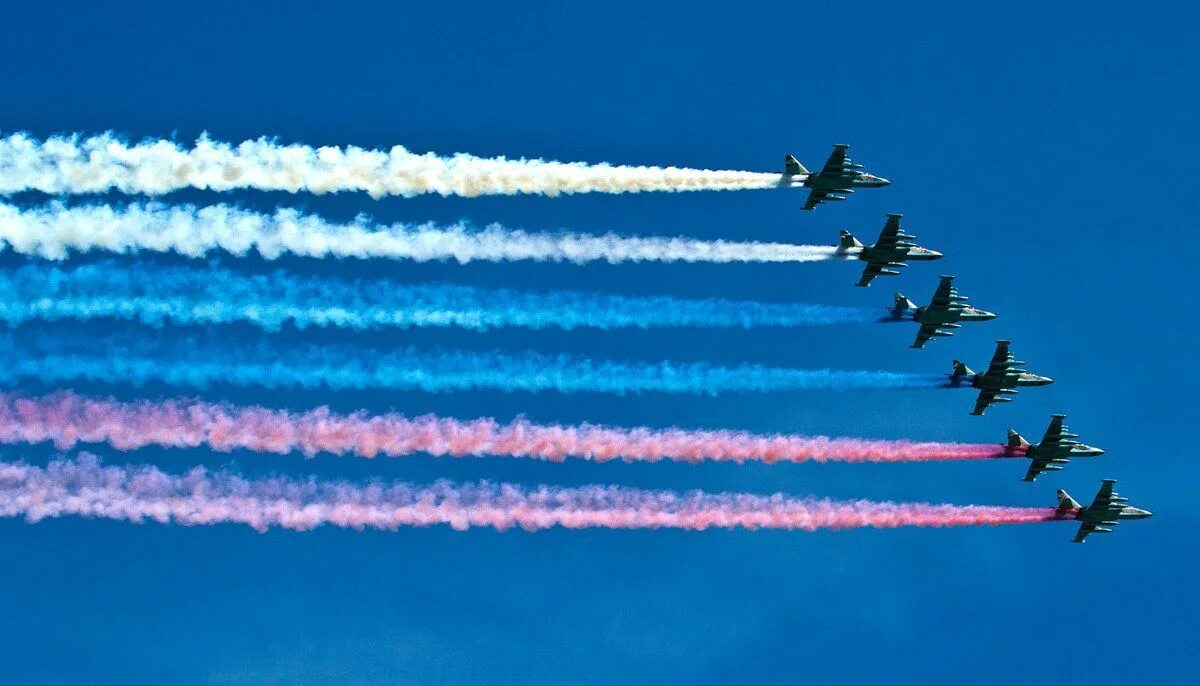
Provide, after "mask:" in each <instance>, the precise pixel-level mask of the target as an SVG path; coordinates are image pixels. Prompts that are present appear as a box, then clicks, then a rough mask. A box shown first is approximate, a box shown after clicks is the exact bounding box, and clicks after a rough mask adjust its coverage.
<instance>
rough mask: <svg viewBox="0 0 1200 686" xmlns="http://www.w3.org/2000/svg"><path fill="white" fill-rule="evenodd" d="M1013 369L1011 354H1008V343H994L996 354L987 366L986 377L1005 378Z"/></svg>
mask: <svg viewBox="0 0 1200 686" xmlns="http://www.w3.org/2000/svg"><path fill="white" fill-rule="evenodd" d="M1012 367H1013V356H1012V353H1010V352H1008V341H996V352H995V354H993V355H992V361H991V362H990V363H989V364H988V369H987V372H986V375H987V376H997V377H1001V376H1006V375H1007V374H1008V370H1009V369H1012Z"/></svg>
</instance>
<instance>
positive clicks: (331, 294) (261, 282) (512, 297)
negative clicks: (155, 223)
mask: <svg viewBox="0 0 1200 686" xmlns="http://www.w3.org/2000/svg"><path fill="white" fill-rule="evenodd" d="M97 317H109V318H121V319H132V320H137V321H140V322H142V323H144V324H150V325H154V326H158V325H160V324H162V323H163V322H164V321H173V322H176V323H181V324H226V323H231V322H248V323H251V324H254V325H256V326H259V327H262V328H264V329H267V330H269V331H278V330H279V329H280V327H281V326H282V325H283V324H284V323H286V322H292V323H293V324H295V325H296V326H298V327H300V328H305V327H309V326H334V327H345V328H351V329H357V330H364V329H372V328H379V327H400V328H409V327H435V326H436V327H442V326H454V327H463V328H468V329H477V330H482V329H489V328H496V327H508V326H517V327H525V328H531V329H545V328H552V327H557V328H563V329H573V328H576V327H596V328H602V329H610V328H617V327H634V326H636V327H652V326H694V327H735V326H741V327H746V328H749V327H755V326H803V325H826V324H839V323H852V322H867V321H871V320H872V319H873V315H872V313H871V311H870V310H866V309H862V308H852V307H833V306H827V305H809V304H769V303H755V302H734V301H729V300H684V299H678V298H671V297H665V296H662V297H621V296H613V295H603V294H597V293H580V292H573V291H552V292H549V293H528V292H519V291H510V290H480V289H476V288H471V287H467V286H452V285H447V284H429V285H408V284H402V283H398V282H395V281H390V280H386V279H381V280H374V281H363V280H354V281H349V280H345V279H337V278H331V277H323V276H312V277H301V276H296V275H293V274H289V273H287V272H285V271H282V270H277V271H274V272H272V273H270V274H267V275H252V276H248V275H244V274H239V273H238V272H234V271H229V270H226V269H222V268H220V267H216V266H212V267H210V268H207V269H195V268H191V267H161V266H155V265H135V266H131V267H121V266H119V265H117V264H115V263H113V262H107V261H105V262H101V263H98V264H93V265H84V266H78V267H74V268H70V269H64V268H60V267H56V266H49V265H45V264H29V265H25V266H22V267H20V268H19V269H15V270H13V269H0V321H5V322H8V323H9V324H20V323H22V322H24V321H27V320H30V319H47V320H58V319H93V318H97Z"/></svg>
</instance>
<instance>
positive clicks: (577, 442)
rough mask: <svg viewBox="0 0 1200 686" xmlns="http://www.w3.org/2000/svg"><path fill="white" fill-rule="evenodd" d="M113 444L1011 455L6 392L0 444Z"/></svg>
mask: <svg viewBox="0 0 1200 686" xmlns="http://www.w3.org/2000/svg"><path fill="white" fill-rule="evenodd" d="M41 441H53V442H54V443H55V445H56V446H58V447H59V448H61V449H66V448H69V447H71V446H73V445H75V444H76V443H77V442H81V441H82V442H84V443H108V444H110V445H112V446H113V447H115V448H118V449H120V450H133V449H137V448H142V447H146V446H151V445H154V446H164V447H171V448H185V447H186V448H191V447H197V446H202V445H203V446H207V447H209V448H211V449H213V450H217V451H221V452H228V451H231V450H236V449H248V450H254V451H258V452H264V453H278V454H284V453H289V452H300V453H303V454H305V455H308V456H310V457H311V456H313V455H316V454H318V453H333V454H337V455H348V454H349V455H356V456H359V457H375V456H376V455H388V456H400V455H409V454H412V453H416V452H423V453H429V454H431V455H439V456H440V455H451V456H454V457H462V456H467V455H474V456H480V455H505V456H511V457H534V458H540V459H544V460H550V461H553V462H560V461H562V460H564V459H566V458H568V457H579V458H584V459H590V460H594V461H596V462H607V461H610V460H614V459H623V460H625V461H628V462H634V461H638V462H657V461H659V460H664V459H666V460H675V461H680V462H698V461H702V460H712V461H718V462H739V463H740V462H744V461H747V460H757V461H762V462H767V463H773V462H804V461H808V460H815V461H818V462H824V461H830V460H836V461H843V462H929V461H943V460H978V459H991V458H1000V457H1006V456H1012V455H1011V454H1010V455H1006V453H1005V450H1004V447H1003V446H1002V445H1000V444H986V443H984V444H978V443H917V442H912V441H903V440H896V441H887V440H865V439H859V438H827V437H824V436H796V435H779V434H777V435H759V434H751V433H746V432H738V431H690V430H686V429H650V428H618V427H606V426H597V425H590V424H582V425H578V426H560V425H542V424H534V423H531V422H528V421H526V420H524V419H517V420H516V421H513V422H511V423H507V424H502V423H499V422H497V421H496V420H495V419H475V420H469V421H462V420H457V419H445V418H439V417H435V416H431V415H426V416H421V417H413V418H410V417H405V416H403V415H399V414H394V413H393V414H384V415H375V416H371V415H367V414H365V413H355V414H341V415H340V414H335V413H333V412H331V411H330V410H329V409H328V408H319V409H315V410H310V411H307V412H299V413H291V412H287V411H285V410H272V409H267V408H263V407H237V406H233V405H228V404H214V403H206V402H200V401H196V400H167V401H163V402H146V401H142V402H136V403H122V402H118V401H116V400H113V399H112V398H107V399H94V398H86V397H83V396H79V395H77V394H75V393H72V392H69V391H62V392H58V393H53V394H51V395H47V396H41V397H33V398H25V397H21V396H19V395H15V394H11V393H4V392H0V442H3V443H37V442H41Z"/></svg>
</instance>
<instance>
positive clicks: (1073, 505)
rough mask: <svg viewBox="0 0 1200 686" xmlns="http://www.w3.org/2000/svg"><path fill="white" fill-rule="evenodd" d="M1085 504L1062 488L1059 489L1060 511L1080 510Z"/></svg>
mask: <svg viewBox="0 0 1200 686" xmlns="http://www.w3.org/2000/svg"><path fill="white" fill-rule="evenodd" d="M1082 507H1083V506H1082V505H1080V504H1079V503H1078V502H1076V500H1075V499H1074V498H1072V497H1071V496H1070V494H1068V493H1067V492H1066V491H1064V490H1062V489H1061V488H1060V489H1058V509H1059V510H1060V511H1066V510H1078V509H1080V508H1082Z"/></svg>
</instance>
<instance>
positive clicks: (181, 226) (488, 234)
mask: <svg viewBox="0 0 1200 686" xmlns="http://www.w3.org/2000/svg"><path fill="white" fill-rule="evenodd" d="M5 245H7V246H8V247H10V248H11V249H12V250H14V251H15V252H18V253H20V254H22V255H31V256H35V257H42V258H46V259H51V260H62V259H66V258H67V256H68V255H69V254H70V253H71V252H72V251H74V252H81V253H86V252H90V251H92V250H105V251H109V252H114V253H121V254H124V253H136V252H141V251H146V252H155V253H169V252H174V253H178V254H181V255H185V256H187V257H203V256H204V255H207V254H209V253H210V252H213V251H217V250H220V251H223V252H227V253H230V254H232V255H238V256H241V255H245V254H247V253H249V252H251V251H256V252H258V253H259V254H260V255H262V256H263V257H264V258H266V259H268V260H274V259H276V258H278V257H279V256H281V255H284V254H292V255H299V256H301V257H315V258H324V257H336V258H344V257H353V258H362V259H372V258H374V259H390V260H413V261H416V262H428V261H434V260H454V261H456V262H459V263H461V264H465V263H467V262H472V261H476V260H478V261H486V262H511V261H518V260H532V261H537V262H570V263H573V264H585V263H588V262H608V263H612V264H617V263H624V262H711V263H729V262H816V261H821V260H829V259H834V258H835V257H836V256H837V248H835V247H832V246H821V245H793V244H789V243H759V242H734V241H721V240H717V241H704V240H697V239H692V238H682V237H679V238H666V237H657V236H653V237H646V238H639V237H633V236H620V235H617V234H613V233H607V234H602V235H587V234H577V233H568V232H561V233H527V232H525V231H521V230H515V229H506V228H504V227H502V226H499V225H497V224H492V225H490V226H488V227H487V228H484V229H475V228H472V227H470V226H466V225H456V226H448V227H437V226H434V225H432V224H420V225H403V224H394V225H391V226H375V225H372V224H370V223H369V222H368V220H367V219H366V218H365V217H361V216H360V217H359V218H357V219H356V220H355V221H353V222H351V223H349V224H335V223H330V222H326V221H325V220H323V219H321V218H319V217H315V216H312V215H304V214H301V213H300V212H297V211H296V210H292V209H279V210H276V211H275V213H274V214H269V215H268V214H261V213H258V212H251V211H248V210H243V209H238V208H236V207H231V206H228V205H214V206H209V207H203V208H197V207H194V206H191V205H177V206H170V205H163V204H160V203H146V204H131V205H128V206H125V207H120V208H114V207H109V206H107V205H98V206H81V207H68V206H66V205H65V204H63V203H61V202H54V203H50V204H49V205H46V206H44V207H37V208H30V209H21V208H18V207H15V206H13V205H8V204H0V248H2V247H3V246H5Z"/></svg>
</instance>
